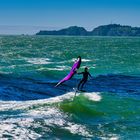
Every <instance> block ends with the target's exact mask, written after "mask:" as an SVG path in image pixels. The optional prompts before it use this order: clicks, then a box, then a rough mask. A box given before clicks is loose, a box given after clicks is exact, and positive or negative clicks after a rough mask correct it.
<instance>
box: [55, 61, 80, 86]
mask: <svg viewBox="0 0 140 140" xmlns="http://www.w3.org/2000/svg"><path fill="white" fill-rule="evenodd" d="M80 65H81V58H78V60H77V61H76V62H75V63H74V64H73V66H72V68H71V70H70V72H69V74H68V75H67V76H66V77H64V78H63V79H62V80H61V81H60V82H59V83H58V84H56V86H55V87H57V86H59V85H60V84H62V83H64V82H65V81H68V80H70V79H71V78H72V77H73V75H74V74H75V73H76V71H77V69H79V67H80Z"/></svg>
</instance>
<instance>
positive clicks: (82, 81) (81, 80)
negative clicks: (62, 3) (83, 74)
mask: <svg viewBox="0 0 140 140" xmlns="http://www.w3.org/2000/svg"><path fill="white" fill-rule="evenodd" d="M82 82H83V79H82V80H81V81H80V82H79V84H78V90H79V88H80V85H81V84H82Z"/></svg>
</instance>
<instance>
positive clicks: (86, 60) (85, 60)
mask: <svg viewBox="0 0 140 140" xmlns="http://www.w3.org/2000/svg"><path fill="white" fill-rule="evenodd" d="M90 61H91V60H89V59H82V62H90Z"/></svg>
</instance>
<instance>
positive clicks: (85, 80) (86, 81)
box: [81, 80, 87, 89]
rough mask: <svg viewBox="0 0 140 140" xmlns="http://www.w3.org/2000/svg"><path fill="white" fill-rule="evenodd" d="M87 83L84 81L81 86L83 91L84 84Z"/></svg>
mask: <svg viewBox="0 0 140 140" xmlns="http://www.w3.org/2000/svg"><path fill="white" fill-rule="evenodd" d="M86 82H87V80H84V81H83V83H82V86H81V89H82V88H83V86H84V84H85V83H86Z"/></svg>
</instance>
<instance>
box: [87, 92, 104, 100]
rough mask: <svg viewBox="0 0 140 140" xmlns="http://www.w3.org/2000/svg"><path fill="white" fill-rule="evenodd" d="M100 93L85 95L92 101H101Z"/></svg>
mask: <svg viewBox="0 0 140 140" xmlns="http://www.w3.org/2000/svg"><path fill="white" fill-rule="evenodd" d="M99 94H100V93H99V92H92V93H85V94H84V96H85V97H86V98H88V99H89V100H91V101H100V100H101V99H102V97H101V96H100V95H99Z"/></svg>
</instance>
